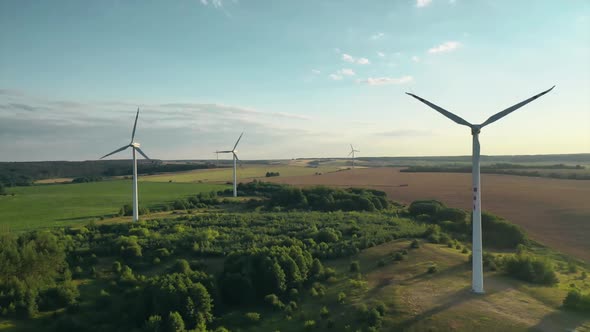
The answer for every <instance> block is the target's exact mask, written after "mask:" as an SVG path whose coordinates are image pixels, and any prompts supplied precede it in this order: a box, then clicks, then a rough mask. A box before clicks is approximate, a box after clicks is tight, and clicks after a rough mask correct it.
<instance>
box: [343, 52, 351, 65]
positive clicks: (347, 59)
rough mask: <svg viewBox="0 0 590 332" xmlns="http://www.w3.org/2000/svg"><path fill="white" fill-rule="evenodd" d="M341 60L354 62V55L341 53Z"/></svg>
mask: <svg viewBox="0 0 590 332" xmlns="http://www.w3.org/2000/svg"><path fill="white" fill-rule="evenodd" d="M342 60H344V61H346V62H351V63H352V62H354V57H353V56H352V55H350V54H346V53H344V54H342Z"/></svg>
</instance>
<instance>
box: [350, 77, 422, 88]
mask: <svg viewBox="0 0 590 332" xmlns="http://www.w3.org/2000/svg"><path fill="white" fill-rule="evenodd" d="M413 80H414V78H413V77H412V76H402V77H399V78H395V77H369V78H367V79H366V80H357V82H358V83H363V84H368V85H373V86H376V85H388V84H405V83H410V82H412V81H413Z"/></svg>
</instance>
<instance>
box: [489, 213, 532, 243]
mask: <svg viewBox="0 0 590 332" xmlns="http://www.w3.org/2000/svg"><path fill="white" fill-rule="evenodd" d="M481 227H482V240H483V244H484V245H485V246H488V247H494V248H498V249H514V248H516V247H517V246H518V245H519V244H523V243H525V242H526V234H525V232H524V231H523V230H522V228H520V227H519V226H517V225H514V224H511V223H509V222H507V221H505V220H502V219H500V218H499V217H497V216H494V215H492V214H490V213H486V212H483V213H482V214H481Z"/></svg>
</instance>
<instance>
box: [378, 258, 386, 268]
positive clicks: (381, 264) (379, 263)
mask: <svg viewBox="0 0 590 332" xmlns="http://www.w3.org/2000/svg"><path fill="white" fill-rule="evenodd" d="M377 266H378V267H384V266H385V261H384V260H383V259H380V260H379V261H378V262H377Z"/></svg>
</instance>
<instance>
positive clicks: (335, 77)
mask: <svg viewBox="0 0 590 332" xmlns="http://www.w3.org/2000/svg"><path fill="white" fill-rule="evenodd" d="M330 78H331V79H333V80H334V81H340V80H341V79H342V75H338V74H330Z"/></svg>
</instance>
